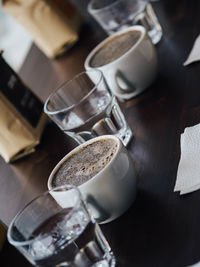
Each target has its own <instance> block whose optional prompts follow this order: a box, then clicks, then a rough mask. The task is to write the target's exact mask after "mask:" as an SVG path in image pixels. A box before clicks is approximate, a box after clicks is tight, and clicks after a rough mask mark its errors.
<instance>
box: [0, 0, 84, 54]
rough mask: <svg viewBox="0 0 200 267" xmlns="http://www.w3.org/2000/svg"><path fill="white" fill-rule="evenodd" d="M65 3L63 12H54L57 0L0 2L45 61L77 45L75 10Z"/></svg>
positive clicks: (78, 21) (79, 20) (77, 15)
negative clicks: (38, 49)
mask: <svg viewBox="0 0 200 267" xmlns="http://www.w3.org/2000/svg"><path fill="white" fill-rule="evenodd" d="M64 2H65V5H64V7H65V9H66V12H65V10H64V8H63V9H62V8H56V7H59V3H61V1H58V0H56V1H54V0H51V1H50V0H28V1H27V0H18V1H16V0H3V8H4V9H5V10H6V11H7V12H8V13H9V14H10V15H11V16H13V17H14V18H15V19H16V20H18V21H19V22H20V23H21V24H22V25H23V26H24V27H25V28H26V30H27V31H28V32H29V33H30V34H31V36H32V38H33V40H34V42H35V43H36V45H37V46H38V47H40V49H41V50H42V51H43V52H44V53H45V54H46V55H47V56H48V57H50V58H54V57H56V56H58V55H60V54H62V53H63V52H65V51H66V50H67V49H69V48H70V47H71V46H72V45H73V44H74V43H75V42H76V41H77V39H78V30H79V27H80V24H81V17H80V15H79V13H78V12H77V10H76V9H75V8H74V7H73V6H72V5H71V4H70V2H69V1H68V0H65V1H64ZM57 3H58V5H56V4H57ZM61 9H62V12H61Z"/></svg>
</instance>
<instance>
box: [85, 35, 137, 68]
mask: <svg viewBox="0 0 200 267" xmlns="http://www.w3.org/2000/svg"><path fill="white" fill-rule="evenodd" d="M140 35H141V33H140V32H139V31H129V32H126V33H123V34H121V35H119V36H115V37H113V39H111V40H110V41H108V42H106V43H105V44H104V46H102V47H101V48H100V49H99V50H98V51H97V52H96V53H95V55H94V56H93V57H92V58H91V60H90V63H89V64H90V66H91V67H93V68H96V67H101V66H103V65H106V64H108V63H110V62H112V61H114V60H116V59H117V58H119V57H121V56H122V55H123V54H125V53H126V52H127V51H128V50H129V49H130V48H131V47H132V46H133V45H134V44H136V42H137V41H138V39H139V37H140Z"/></svg>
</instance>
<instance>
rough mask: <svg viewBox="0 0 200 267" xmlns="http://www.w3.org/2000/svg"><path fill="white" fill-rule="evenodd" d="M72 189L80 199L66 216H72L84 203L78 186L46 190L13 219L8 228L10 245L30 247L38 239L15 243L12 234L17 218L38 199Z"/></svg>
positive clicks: (66, 185)
mask: <svg viewBox="0 0 200 267" xmlns="http://www.w3.org/2000/svg"><path fill="white" fill-rule="evenodd" d="M69 187H70V188H71V189H74V190H75V191H76V192H77V194H78V196H79V197H78V198H77V200H76V202H75V204H74V206H73V208H72V210H70V211H69V213H68V214H67V215H66V216H67V217H69V216H71V214H72V213H73V212H74V209H76V207H78V205H79V204H80V202H81V201H82V196H81V193H80V190H79V189H78V187H77V186H75V185H72V184H65V185H62V186H57V187H54V188H51V189H48V190H46V191H45V192H43V193H41V194H39V195H38V196H36V197H35V198H33V199H32V200H31V201H29V202H28V203H27V204H26V205H25V206H24V207H23V208H22V209H21V210H20V211H18V213H17V214H16V215H15V217H14V218H13V219H12V221H11V223H10V224H9V227H8V231H7V238H8V241H9V243H10V244H12V245H13V246H15V247H19V246H25V245H29V244H30V243H32V242H33V240H34V239H36V237H33V238H30V239H28V240H27V241H15V240H14V239H13V238H12V234H11V231H12V228H13V226H14V224H15V221H16V219H17V218H19V217H20V216H21V215H22V213H23V212H24V211H25V210H26V209H27V208H28V207H29V206H30V205H31V204H32V203H33V202H35V201H36V200H37V199H39V198H41V197H44V196H45V195H48V194H51V193H52V192H59V191H60V192H62V191H64V190H63V189H65V188H69Z"/></svg>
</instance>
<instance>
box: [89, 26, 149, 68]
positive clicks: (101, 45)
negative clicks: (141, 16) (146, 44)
mask: <svg viewBox="0 0 200 267" xmlns="http://www.w3.org/2000/svg"><path fill="white" fill-rule="evenodd" d="M131 31H139V32H140V33H141V35H140V37H139V39H138V40H137V42H136V43H135V44H134V45H133V46H132V47H131V48H130V49H128V50H127V51H126V52H125V53H124V54H123V55H121V56H120V57H118V58H117V59H115V60H113V61H111V62H109V63H107V64H104V65H102V66H99V67H92V66H91V65H90V64H89V63H90V61H91V59H92V57H93V56H94V55H95V54H96V53H97V52H98V51H99V50H100V49H101V48H102V47H103V46H104V45H106V43H108V42H109V41H110V40H112V39H114V38H115V37H116V36H119V35H122V34H124V33H128V32H131ZM145 35H146V29H145V28H144V27H143V26H140V25H135V26H131V27H128V28H127V29H124V30H122V31H119V32H116V33H115V34H113V35H111V36H108V37H106V38H105V39H104V40H103V41H101V42H100V43H99V44H98V45H97V46H95V47H94V48H93V49H92V50H91V51H90V53H89V54H88V56H87V57H86V59H85V62H84V67H85V69H86V70H93V69H98V70H101V69H103V68H105V67H109V66H111V65H112V64H113V63H118V62H119V61H120V60H121V59H122V58H123V57H126V56H127V55H129V54H130V53H132V51H133V50H136V48H137V47H138V46H139V44H140V43H141V42H142V40H143V39H144V37H145Z"/></svg>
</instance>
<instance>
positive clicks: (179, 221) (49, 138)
mask: <svg viewBox="0 0 200 267" xmlns="http://www.w3.org/2000/svg"><path fill="white" fill-rule="evenodd" d="M152 4H153V6H154V8H155V10H156V13H157V15H158V18H159V21H160V23H161V25H162V27H163V34H164V35H163V38H162V40H161V41H160V43H159V44H158V45H157V46H156V48H157V51H158V58H159V73H158V77H157V79H156V81H155V82H154V84H153V85H152V86H151V87H150V88H148V90H146V91H145V92H144V93H143V94H141V95H140V96H138V97H136V98H134V99H132V100H129V101H126V102H120V105H121V107H122V109H123V111H124V113H125V115H126V118H127V120H128V122H129V125H130V127H131V128H132V130H133V133H134V139H133V140H132V142H131V143H130V145H129V146H128V149H129V151H130V152H131V155H132V157H133V160H134V162H135V166H136V171H137V175H138V193H137V198H136V200H135V202H134V204H133V205H132V207H131V208H130V209H129V210H128V211H127V212H126V214H124V215H123V216H121V217H120V218H119V219H117V220H115V221H113V222H111V223H109V224H106V225H103V226H102V230H103V232H104V233H105V235H106V237H107V238H108V240H109V242H110V244H111V247H112V249H113V251H114V253H115V255H116V258H117V260H118V266H123V267H134V266H138V267H143V266H144V267H151V266H152V267H181V266H188V265H192V264H194V263H196V262H197V261H200V191H196V192H194V193H191V194H188V195H183V196H180V195H179V194H178V193H174V192H173V189H174V185H175V180H176V174H177V167H178V162H179V158H180V134H181V133H182V132H183V131H184V128H185V127H188V126H192V125H194V124H197V123H199V122H200V63H199V62H197V63H194V64H192V65H190V66H187V67H183V62H184V61H185V59H186V58H187V56H188V54H189V52H190V50H191V48H192V45H193V42H194V40H195V38H196V37H197V36H198V34H199V33H200V19H199V14H200V1H197V0H168V1H164V0H160V1H158V2H153V3H152ZM103 38H105V34H104V32H103V31H102V30H101V28H100V27H99V26H98V25H97V24H95V22H94V21H93V20H92V19H91V20H88V22H87V23H86V24H85V25H84V26H83V28H82V30H81V34H80V40H79V42H78V43H77V44H76V45H75V46H74V47H73V48H72V49H71V50H70V51H69V52H68V53H66V55H64V56H62V57H60V58H58V59H56V60H49V59H47V58H46V57H45V56H44V55H43V54H42V52H41V51H39V49H38V48H37V47H35V46H33V47H32V49H31V51H30V53H29V55H28V57H27V59H26V61H25V63H24V65H23V67H22V69H21V72H20V74H21V77H22V78H23V80H24V81H25V82H26V83H27V84H28V85H29V86H30V87H31V88H32V90H33V91H34V92H35V93H36V94H37V95H38V96H39V97H40V99H41V100H42V101H45V99H46V98H47V96H48V95H49V93H50V92H51V91H52V90H53V89H54V88H55V87H57V86H58V85H60V84H61V83H62V82H63V81H65V80H67V79H69V78H71V77H73V76H74V75H75V74H76V73H78V72H80V71H81V70H83V63H84V60H85V58H86V56H87V54H88V53H89V52H90V50H91V49H92V48H93V47H94V46H95V45H96V44H98V43H99V42H100V41H101V40H102V39H103ZM74 146H75V144H74V143H73V142H72V140H71V139H70V138H69V137H67V136H65V135H64V134H63V133H62V132H61V131H60V130H59V129H58V128H57V127H56V126H55V125H54V124H53V123H52V122H49V123H48V125H47V126H46V128H45V131H44V134H43V136H42V140H41V144H40V145H39V146H38V147H37V150H36V152H35V153H34V154H32V155H30V156H28V157H26V158H24V159H21V160H19V161H17V162H16V163H13V164H6V163H5V162H4V160H3V159H1V158H0V170H1V171H0V219H1V220H3V222H4V223H5V224H6V225H8V224H9V223H10V221H11V220H12V218H13V217H14V215H15V214H16V213H17V212H18V211H19V210H20V209H21V208H22V207H23V206H24V205H25V204H26V203H27V202H28V201H30V200H31V199H32V198H33V197H34V196H36V195H38V194H39V193H41V192H43V191H45V190H46V189H47V179H48V176H49V174H50V172H51V170H52V168H53V167H54V166H55V164H56V163H57V162H58V161H59V160H60V159H61V158H62V157H63V156H64V155H65V154H66V153H67V152H68V151H70V150H71V149H72V148H73V147H74ZM189 178H190V177H188V179H189ZM0 266H2V267H11V266H21V267H25V266H27V267H28V266H30V264H29V263H28V262H27V261H26V260H25V259H24V258H23V256H21V255H20V253H19V252H17V250H16V249H15V248H13V247H11V246H10V245H9V244H8V243H6V244H5V246H4V249H3V251H2V252H1V253H0Z"/></svg>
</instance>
